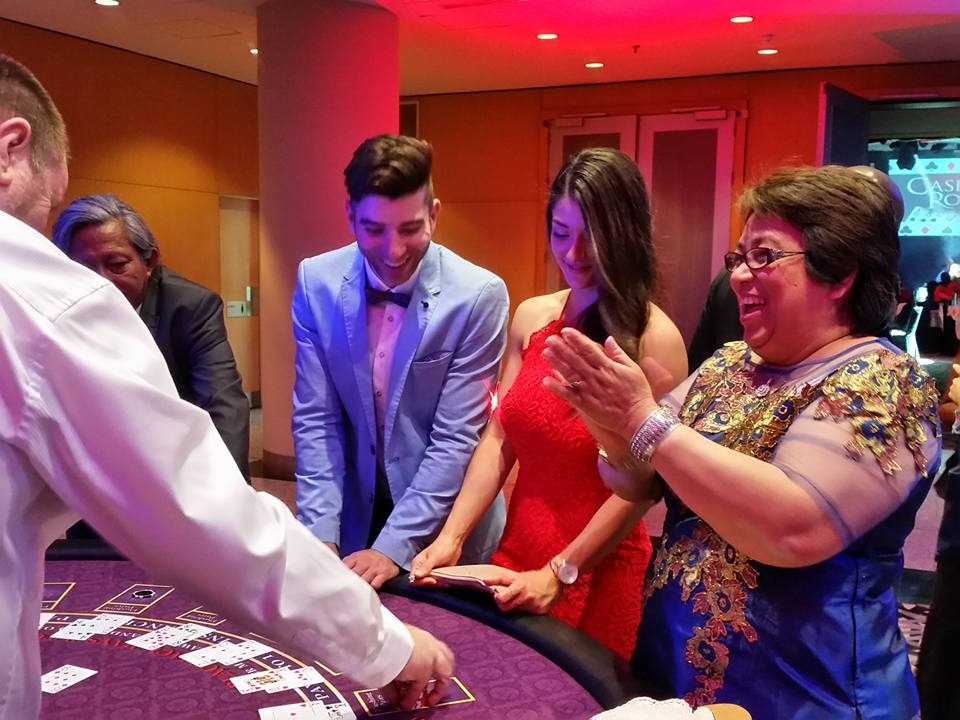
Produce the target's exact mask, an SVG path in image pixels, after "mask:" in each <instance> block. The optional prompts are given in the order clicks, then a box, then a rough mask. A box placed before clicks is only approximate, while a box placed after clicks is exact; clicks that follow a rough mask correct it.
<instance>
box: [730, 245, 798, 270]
mask: <svg viewBox="0 0 960 720" xmlns="http://www.w3.org/2000/svg"><path fill="white" fill-rule="evenodd" d="M788 255H806V253H805V252H803V251H802V250H793V251H790V250H778V249H776V248H768V247H755V248H750V249H749V250H747V251H746V252H745V253H738V252H728V253H727V254H726V255H724V256H723V264H724V266H725V267H726V268H727V272H733V271H734V270H736V269H737V268H738V267H740V263H744V262H745V263H746V264H747V267H748V268H750V269H751V270H759V269H760V268H765V267H766V266H767V265H769V264H770V263H772V262H776V261H777V260H781V259H783V258H785V257H787V256H788Z"/></svg>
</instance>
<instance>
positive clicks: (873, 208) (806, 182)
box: [740, 165, 902, 335]
mask: <svg viewBox="0 0 960 720" xmlns="http://www.w3.org/2000/svg"><path fill="white" fill-rule="evenodd" d="M901 208H902V205H901V204H900V202H899V200H898V199H897V198H896V197H894V196H893V195H892V194H891V193H890V192H889V191H888V190H887V189H886V188H885V187H884V186H883V185H881V184H880V183H879V182H876V181H874V180H872V179H871V178H869V177H867V176H865V175H863V174H862V173H861V172H859V171H858V170H855V169H853V168H848V167H842V166H839V165H827V166H825V167H794V168H784V169H781V170H777V171H776V172H774V173H773V174H772V175H770V176H769V177H767V178H766V179H764V180H763V181H762V182H760V183H759V184H757V185H755V186H754V187H751V188H748V189H747V190H746V191H744V193H743V195H741V196H740V216H741V217H742V218H743V221H744V222H746V221H747V219H748V218H749V217H750V216H751V215H760V216H763V217H775V218H779V219H781V220H785V221H786V222H788V223H790V224H791V225H793V226H794V227H795V228H797V229H798V230H800V232H801V233H802V234H803V244H804V246H805V247H804V250H805V251H806V254H805V255H804V256H803V257H804V262H805V264H806V269H807V272H808V273H809V274H810V277H812V278H814V279H815V280H818V281H819V282H822V283H830V284H836V283H839V282H842V281H843V280H844V279H845V278H847V277H849V276H850V274H851V273H856V277H855V278H854V281H853V285H852V286H851V288H850V293H849V296H848V297H847V312H848V313H849V319H850V323H851V329H852V330H853V332H854V333H855V334H858V335H881V334H883V332H884V329H885V328H886V326H887V323H889V321H890V318H891V316H892V314H893V310H894V308H895V306H896V298H897V285H898V282H899V278H898V276H897V265H898V263H899V261H900V238H899V236H898V234H897V231H898V225H899V218H900V215H901V214H902V209H901Z"/></svg>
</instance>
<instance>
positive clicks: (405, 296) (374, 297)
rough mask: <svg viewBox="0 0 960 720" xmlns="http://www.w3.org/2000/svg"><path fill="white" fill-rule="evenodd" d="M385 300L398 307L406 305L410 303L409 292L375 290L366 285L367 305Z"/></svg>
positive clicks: (377, 303)
mask: <svg viewBox="0 0 960 720" xmlns="http://www.w3.org/2000/svg"><path fill="white" fill-rule="evenodd" d="M385 302H388V303H393V304H394V305H399V306H400V307H407V306H408V305H409V304H410V293H398V292H392V291H390V290H377V289H376V288H374V287H370V286H369V285H367V305H382V304H383V303H385Z"/></svg>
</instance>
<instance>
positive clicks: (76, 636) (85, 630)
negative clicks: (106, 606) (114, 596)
mask: <svg viewBox="0 0 960 720" xmlns="http://www.w3.org/2000/svg"><path fill="white" fill-rule="evenodd" d="M129 619H130V616H129V615H114V614H111V613H102V614H100V615H95V616H94V617H90V618H80V619H79V620H74V621H73V622H72V623H70V624H69V625H65V626H64V627H62V628H60V629H59V630H57V632H55V633H54V634H53V637H55V638H57V639H58V640H86V639H88V638H91V637H93V636H94V635H105V634H107V633H109V632H112V631H113V630H116V629H117V628H118V627H120V626H121V625H123V624H124V623H126V622H127V621H128V620H129Z"/></svg>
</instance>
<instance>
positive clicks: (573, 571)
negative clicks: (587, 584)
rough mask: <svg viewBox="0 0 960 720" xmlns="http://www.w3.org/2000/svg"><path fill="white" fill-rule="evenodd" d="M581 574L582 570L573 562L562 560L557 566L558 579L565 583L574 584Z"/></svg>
mask: <svg viewBox="0 0 960 720" xmlns="http://www.w3.org/2000/svg"><path fill="white" fill-rule="evenodd" d="M579 574H580V571H579V570H578V569H577V566H576V565H574V564H572V563H568V562H562V563H560V565H559V567H557V579H558V580H559V581H560V582H562V583H563V584H564V585H573V583H575V582H576V581H577V576H578V575H579Z"/></svg>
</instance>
